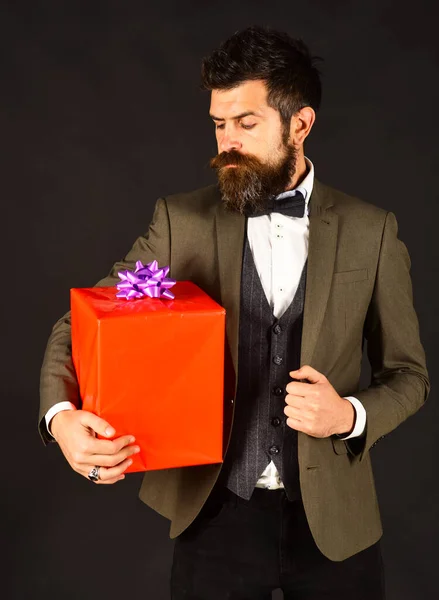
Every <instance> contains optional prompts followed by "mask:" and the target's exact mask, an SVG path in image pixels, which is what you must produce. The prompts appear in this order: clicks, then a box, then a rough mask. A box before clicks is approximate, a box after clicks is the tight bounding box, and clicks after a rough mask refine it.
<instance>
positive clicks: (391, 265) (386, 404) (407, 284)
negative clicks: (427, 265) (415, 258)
mask: <svg viewBox="0 0 439 600" xmlns="http://www.w3.org/2000/svg"><path fill="white" fill-rule="evenodd" d="M397 233H398V224H397V221H396V218H395V215H394V214H393V213H392V212H388V213H387V215H386V220H385V223H384V228H383V234H382V240H381V248H380V254H379V259H378V266H377V274H376V280H375V286H374V290H373V294H372V298H371V302H370V304H369V308H368V312H367V315H366V319H365V324H364V336H365V338H366V339H367V355H368V358H369V362H370V365H371V383H370V386H369V387H368V388H367V389H365V390H361V391H360V392H357V393H356V394H355V396H356V397H357V398H358V400H360V402H361V403H362V404H363V406H364V408H365V409H366V415H367V422H366V430H365V432H364V434H363V436H362V437H361V438H359V439H355V440H354V439H353V440H348V442H349V449H350V450H351V453H352V454H354V456H355V459H356V460H359V461H361V460H363V458H364V456H365V454H366V453H367V452H368V451H369V450H370V448H372V447H373V446H375V444H376V443H377V442H378V441H379V440H381V439H382V438H383V437H384V436H385V435H386V434H387V433H389V432H390V431H392V430H393V429H395V428H396V427H397V426H398V425H399V424H400V423H402V422H403V421H404V420H405V419H407V418H408V417H409V416H410V415H412V414H413V413H415V412H416V411H417V410H418V409H419V408H420V407H421V406H422V405H423V403H424V402H425V400H426V399H427V397H428V394H429V392H430V382H429V378H428V372H427V367H426V360H425V353H424V349H423V346H422V344H421V340H420V333H419V323H418V319H417V316H416V313H415V309H414V306H413V290H412V282H411V277H410V266H411V261H410V257H409V253H408V251H407V248H406V246H405V244H404V243H403V242H402V241H401V240H399V239H398V237H397Z"/></svg>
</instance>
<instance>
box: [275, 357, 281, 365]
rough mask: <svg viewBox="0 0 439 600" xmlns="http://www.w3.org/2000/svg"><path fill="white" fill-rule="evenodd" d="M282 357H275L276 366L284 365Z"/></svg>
mask: <svg viewBox="0 0 439 600" xmlns="http://www.w3.org/2000/svg"><path fill="white" fill-rule="evenodd" d="M282 360H283V359H282V356H274V357H273V362H274V364H275V365H281V364H282Z"/></svg>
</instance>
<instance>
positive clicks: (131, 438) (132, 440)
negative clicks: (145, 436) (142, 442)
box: [130, 435, 136, 444]
mask: <svg viewBox="0 0 439 600" xmlns="http://www.w3.org/2000/svg"><path fill="white" fill-rule="evenodd" d="M135 441H136V438H135V437H134V436H133V435H132V436H131V437H130V444H132V443H133V442H135Z"/></svg>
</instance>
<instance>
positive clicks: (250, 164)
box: [209, 150, 261, 169]
mask: <svg viewBox="0 0 439 600" xmlns="http://www.w3.org/2000/svg"><path fill="white" fill-rule="evenodd" d="M209 164H210V166H211V167H212V169H221V168H222V167H226V166H227V165H236V166H237V167H247V168H256V167H260V166H261V161H260V160H259V159H258V158H256V156H253V155H250V154H247V155H245V154H241V153H240V152H238V151H237V150H230V151H229V152H221V153H220V154H217V155H216V156H214V157H213V158H211V159H210V162H209Z"/></svg>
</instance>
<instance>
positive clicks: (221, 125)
mask: <svg viewBox="0 0 439 600" xmlns="http://www.w3.org/2000/svg"><path fill="white" fill-rule="evenodd" d="M215 129H224V123H221V124H220V125H217V126H216V128H215Z"/></svg>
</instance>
